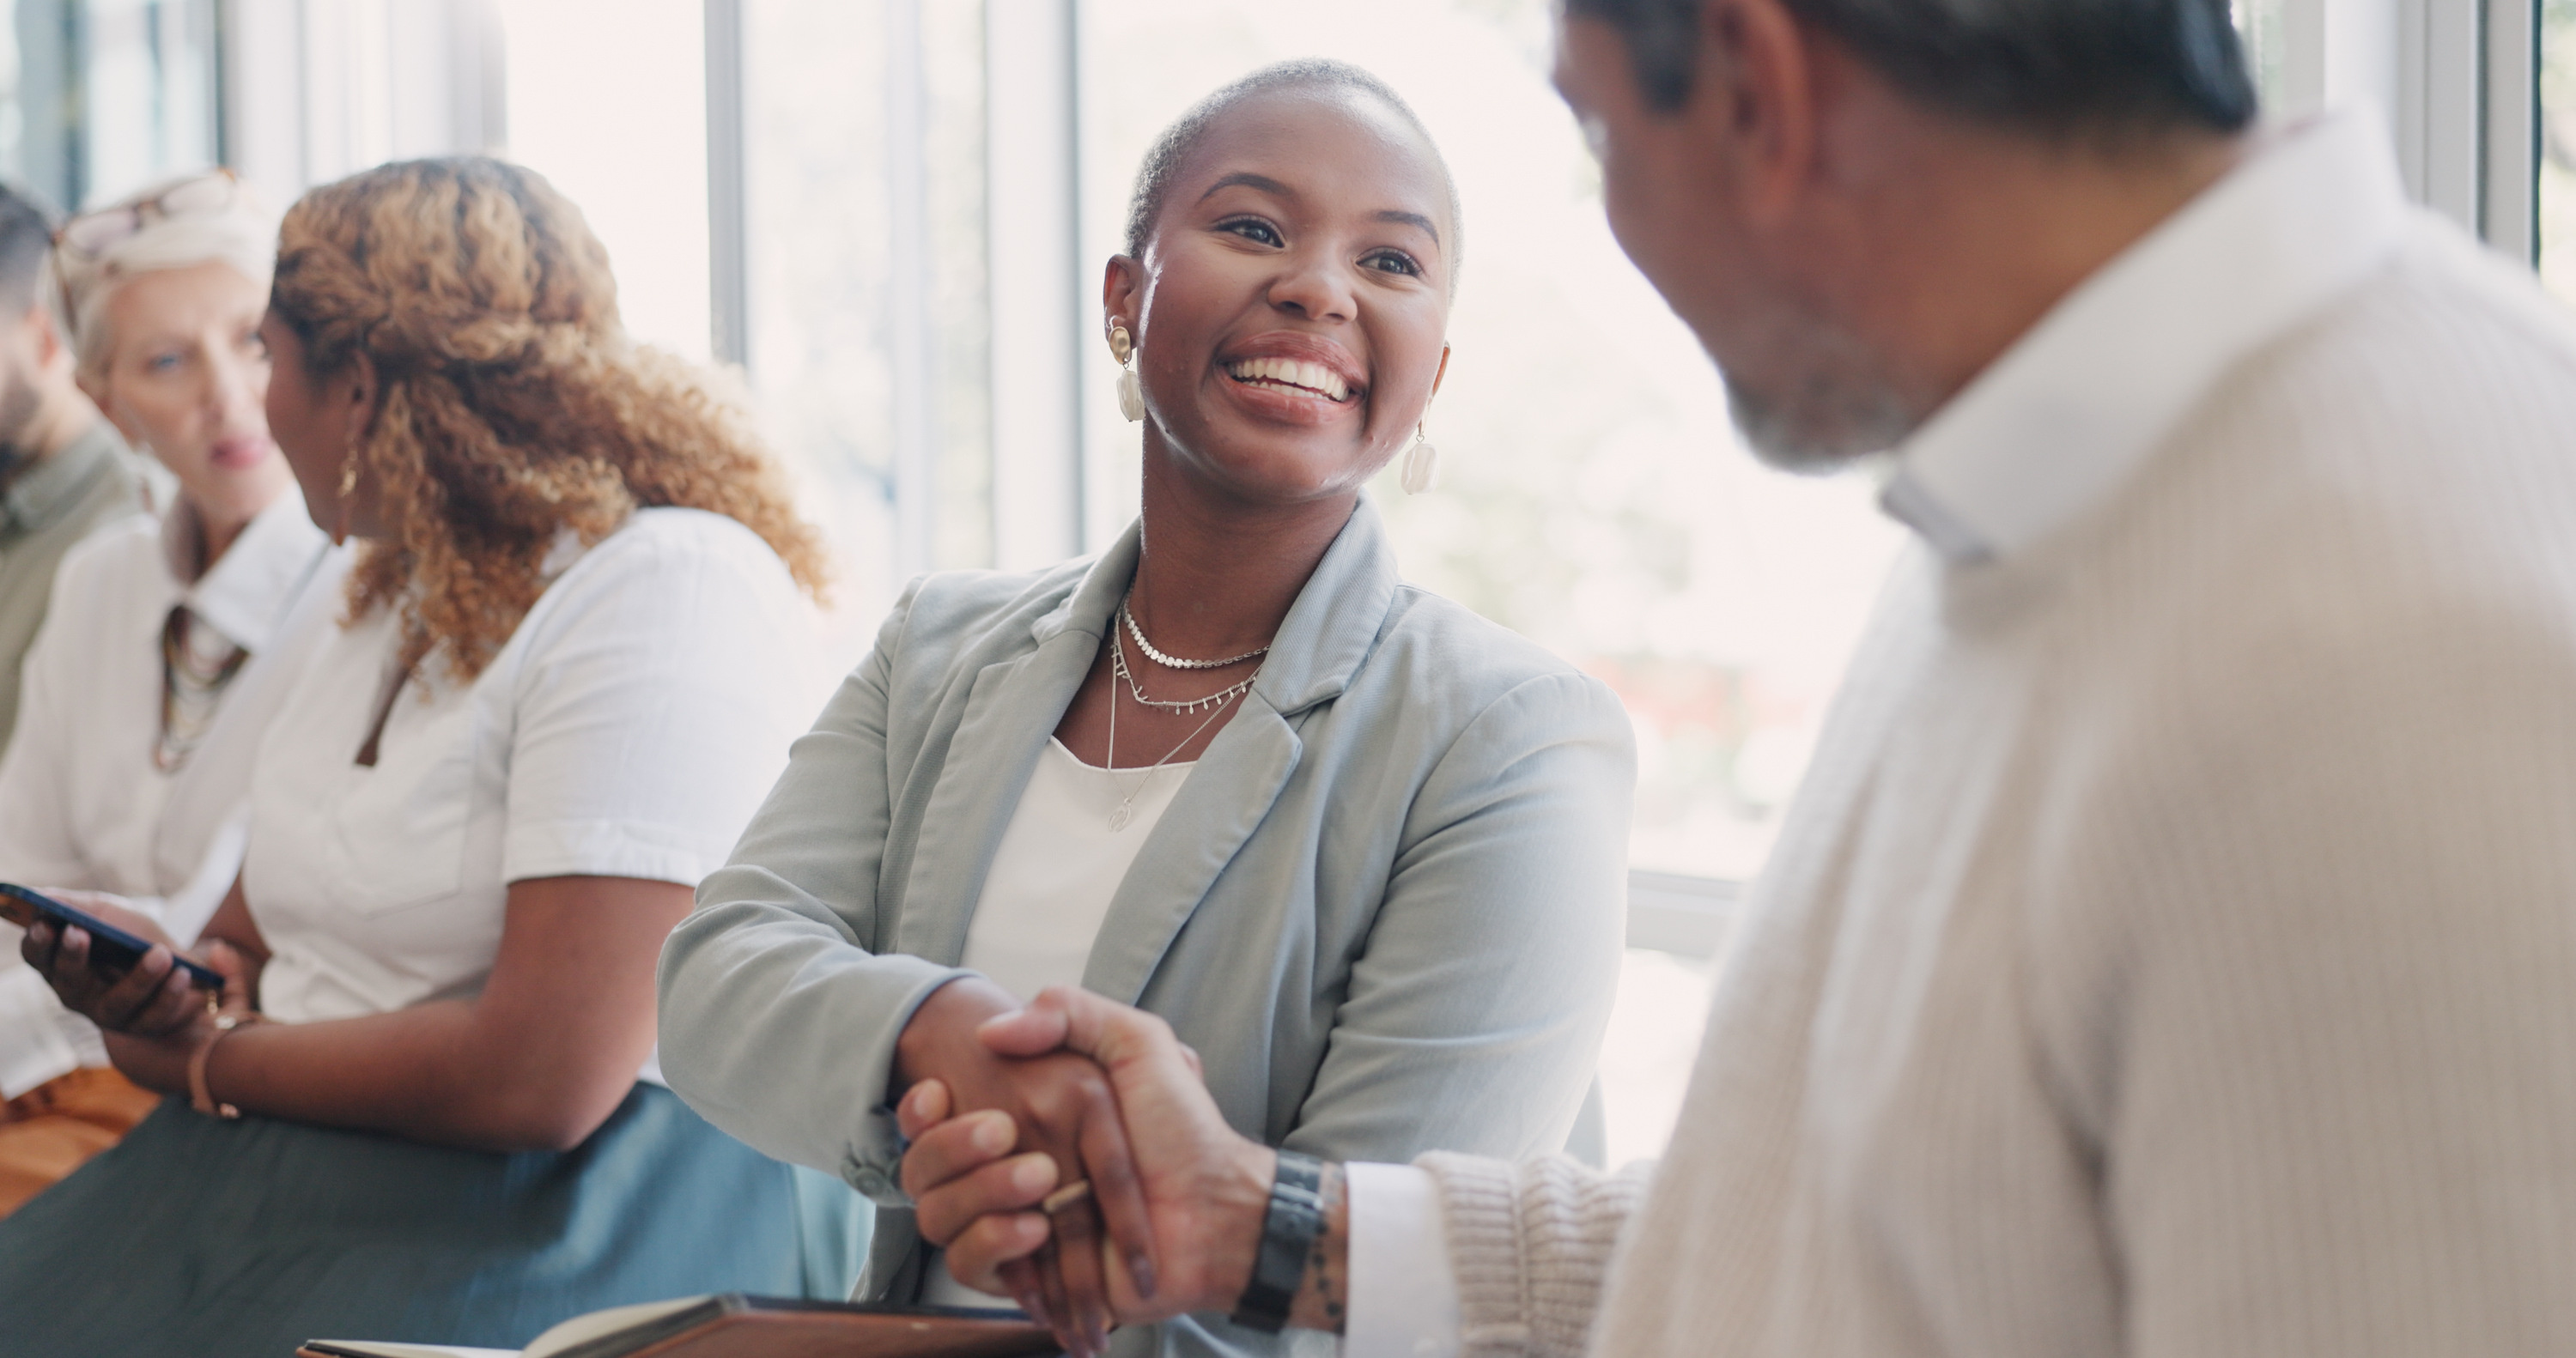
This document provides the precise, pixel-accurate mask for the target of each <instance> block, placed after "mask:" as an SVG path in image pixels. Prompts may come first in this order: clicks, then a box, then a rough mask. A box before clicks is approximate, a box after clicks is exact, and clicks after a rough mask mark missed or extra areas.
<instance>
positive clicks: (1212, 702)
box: [1108, 599, 1270, 831]
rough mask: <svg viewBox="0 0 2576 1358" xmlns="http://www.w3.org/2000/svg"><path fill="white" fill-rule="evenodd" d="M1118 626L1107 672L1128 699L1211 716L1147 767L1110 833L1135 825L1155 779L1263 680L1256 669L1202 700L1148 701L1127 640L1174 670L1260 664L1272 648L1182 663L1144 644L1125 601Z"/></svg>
mask: <svg viewBox="0 0 2576 1358" xmlns="http://www.w3.org/2000/svg"><path fill="white" fill-rule="evenodd" d="M1118 621H1119V623H1120V624H1122V626H1119V627H1112V628H1111V629H1110V630H1109V671H1110V673H1111V674H1112V675H1114V676H1115V677H1116V680H1117V684H1124V685H1125V686H1126V688H1127V692H1128V694H1129V696H1131V697H1133V698H1134V699H1135V700H1136V704H1137V706H1139V707H1151V708H1155V709H1158V710H1160V711H1164V712H1171V713H1176V714H1180V715H1184V716H1186V715H1190V714H1193V713H1197V712H1202V711H1205V712H1207V714H1208V715H1207V720H1205V721H1202V722H1200V723H1199V724H1198V726H1197V727H1196V728H1195V729H1193V730H1192V731H1191V732H1190V733H1189V734H1188V735H1186V736H1183V737H1181V743H1180V744H1178V745H1175V746H1173V747H1172V748H1171V750H1170V751H1169V752H1167V753H1166V754H1164V756H1163V757H1162V758H1160V759H1157V760H1155V761H1154V762H1153V763H1151V764H1149V765H1147V766H1145V772H1144V776H1143V777H1140V778H1138V779H1137V780H1136V782H1135V784H1134V785H1133V786H1131V787H1130V788H1128V790H1127V796H1126V797H1125V798H1124V799H1123V800H1121V801H1120V802H1119V803H1118V806H1117V809H1116V810H1113V811H1111V812H1110V813H1109V828H1110V829H1111V830H1112V831H1118V830H1124V829H1126V828H1127V827H1128V825H1130V824H1131V823H1133V822H1134V821H1135V819H1136V799H1137V798H1138V797H1139V796H1142V795H1143V794H1144V791H1145V788H1146V787H1147V786H1148V785H1149V784H1151V783H1152V782H1153V781H1154V775H1155V774H1156V773H1158V772H1160V771H1161V770H1162V768H1163V766H1164V765H1166V764H1169V763H1171V762H1172V756H1173V755H1177V754H1179V753H1180V752H1181V751H1183V750H1185V749H1187V748H1189V744H1190V742H1191V741H1193V740H1196V739H1198V738H1199V735H1200V734H1201V733H1202V732H1204V731H1206V730H1207V729H1208V728H1209V727H1210V726H1213V725H1215V724H1216V719H1217V718H1219V717H1221V716H1224V715H1225V708H1226V704H1228V703H1231V702H1233V701H1234V700H1235V699H1237V698H1240V697H1242V696H1243V695H1244V694H1246V693H1249V692H1251V691H1252V683H1253V681H1254V680H1256V679H1259V678H1260V677H1261V671H1260V670H1259V669H1255V670H1253V672H1252V673H1251V674H1249V675H1246V676H1244V679H1243V681H1242V682H1241V683H1237V684H1230V685H1228V686H1226V687H1225V688H1222V689H1219V690H1218V691H1216V692H1214V693H1211V694H1209V695H1208V696H1206V697H1204V698H1178V699H1162V698H1149V697H1147V696H1145V686H1144V685H1143V684H1141V683H1138V682H1137V680H1136V672H1135V671H1134V670H1131V669H1129V668H1128V667H1127V641H1126V638H1127V637H1128V636H1133V637H1135V638H1136V649H1138V650H1140V651H1143V652H1144V653H1145V654H1146V655H1147V656H1149V657H1151V658H1152V659H1153V661H1154V663H1155V664H1157V665H1161V666H1164V667H1166V668H1168V669H1176V670H1214V669H1223V668H1225V667H1226V666H1228V665H1240V664H1242V663H1243V662H1244V661H1247V660H1258V659H1260V658H1261V657H1262V656H1265V655H1268V654H1269V653H1270V648H1269V647H1268V646H1262V647H1259V648H1258V649H1255V650H1250V651H1246V652H1244V653H1243V654H1241V655H1233V656H1227V657H1226V658H1224V659H1222V660H1184V659H1182V658H1181V657H1179V656H1175V655H1168V654H1165V653H1164V652H1163V651H1162V650H1160V649H1158V648H1157V647H1156V646H1155V645H1154V643H1152V642H1150V641H1147V640H1146V639H1145V629H1144V628H1142V627H1139V626H1137V625H1136V614H1135V612H1134V611H1133V610H1132V609H1130V608H1129V607H1128V605H1127V601H1126V600H1124V599H1121V600H1119V602H1118ZM1117 684H1113V685H1112V686H1111V688H1110V690H1109V769H1108V771H1109V772H1111V773H1113V774H1114V773H1116V772H1118V688H1117ZM1211 709H1212V710H1211Z"/></svg>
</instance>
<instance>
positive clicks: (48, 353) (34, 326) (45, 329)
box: [18, 302, 68, 370]
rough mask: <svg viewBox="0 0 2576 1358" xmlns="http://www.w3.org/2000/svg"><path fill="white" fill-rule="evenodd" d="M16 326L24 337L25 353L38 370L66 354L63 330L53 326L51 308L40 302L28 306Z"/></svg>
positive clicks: (51, 364)
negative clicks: (33, 361)
mask: <svg viewBox="0 0 2576 1358" xmlns="http://www.w3.org/2000/svg"><path fill="white" fill-rule="evenodd" d="M18 326H19V329H20V330H21V331H22V332H23V334H24V336H25V339H26V344H27V354H28V356H29V357H31V358H33V359H34V360H35V361H36V367H37V368H38V369H39V370H44V369H50V368H52V367H53V366H54V365H55V364H56V363H60V362H62V361H63V360H64V359H65V358H66V357H67V356H68V351H67V350H66V349H65V347H64V345H63V332H62V331H61V330H59V329H57V328H55V326H54V312H53V308H51V307H48V306H46V305H45V304H44V303H42V302H38V303H36V304H35V305H33V306H31V307H28V308H27V314H26V315H25V316H23V317H21V318H19V321H18Z"/></svg>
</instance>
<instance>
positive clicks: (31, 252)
mask: <svg viewBox="0 0 2576 1358" xmlns="http://www.w3.org/2000/svg"><path fill="white" fill-rule="evenodd" d="M53 240H54V213H53V211H52V209H50V208H48V207H46V206H45V205H44V204H43V203H42V202H39V201H38V200H37V199H36V198H35V197H34V196H33V195H31V194H29V193H28V192H27V191H26V190H24V189H20V188H16V187H14V186H11V185H7V184H0V749H6V748H8V744H9V735H10V732H11V731H12V730H13V729H14V728H15V727H16V726H17V724H18V681H19V670H20V666H21V665H22V664H23V662H24V661H25V659H26V655H27V648H28V647H30V646H32V645H34V644H35V640H36V630H37V628H38V627H39V626H41V625H42V624H43V623H44V621H45V608H46V604H47V601H48V600H49V599H50V598H51V597H52V595H53V590H54V570H55V568H56V567H58V566H60V565H61V564H62V560H63V554H64V553H65V552H68V551H70V550H71V549H72V546H73V544H75V543H77V542H79V541H80V540H81V539H82V538H84V537H87V536H89V533H90V530H91V529H93V528H96V527H98V526H99V525H101V524H103V523H106V522H108V521H109V520H111V519H115V518H120V517H122V516H124V515H127V514H131V513H134V512H135V511H137V510H139V509H141V508H142V495H141V482H140V480H139V478H138V477H137V476H136V475H135V471H134V466H133V462H132V454H130V453H129V452H127V451H126V447H125V444H124V442H123V441H122V440H120V439H118V438H117V436H116V431H115V430H114V429H113V428H111V427H110V426H109V425H108V423H107V421H106V420H104V419H101V418H99V413H98V409H97V407H95V406H93V405H91V404H90V401H89V398H88V397H86V396H83V395H81V392H80V387H79V386H78V385H77V384H76V383H75V382H74V380H73V375H72V370H73V366H74V365H73V362H72V352H71V348H70V346H69V345H67V344H65V343H64V342H63V337H62V332H61V331H60V330H58V329H57V328H56V327H55V324H54V316H53V309H52V308H51V307H50V306H48V305H47V304H46V299H45V298H44V297H42V296H40V295H39V294H40V292H41V288H42V283H43V280H44V279H45V277H46V270H45V256H46V254H47V252H48V251H50V250H51V249H52V248H53Z"/></svg>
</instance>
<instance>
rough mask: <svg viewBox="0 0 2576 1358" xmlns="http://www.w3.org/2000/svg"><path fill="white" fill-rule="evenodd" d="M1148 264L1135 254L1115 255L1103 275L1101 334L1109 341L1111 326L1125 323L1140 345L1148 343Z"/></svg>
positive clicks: (1138, 345)
mask: <svg viewBox="0 0 2576 1358" xmlns="http://www.w3.org/2000/svg"><path fill="white" fill-rule="evenodd" d="M1144 291H1145V265H1144V263H1143V261H1141V260H1139V259H1137V258H1136V257H1135V256H1134V255H1111V256H1110V257H1109V267H1108V268H1107V270H1105V271H1104V272H1103V273H1102V274H1101V277H1100V313H1101V315H1100V334H1101V338H1102V339H1104V340H1106V339H1107V338H1108V335H1109V327H1110V326H1112V325H1124V326H1126V327H1127V333H1128V334H1129V335H1131V336H1133V337H1134V338H1135V341H1136V346H1137V347H1138V348H1140V349H1141V348H1143V347H1144V345H1145V310H1144V306H1143V302H1144Z"/></svg>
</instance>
